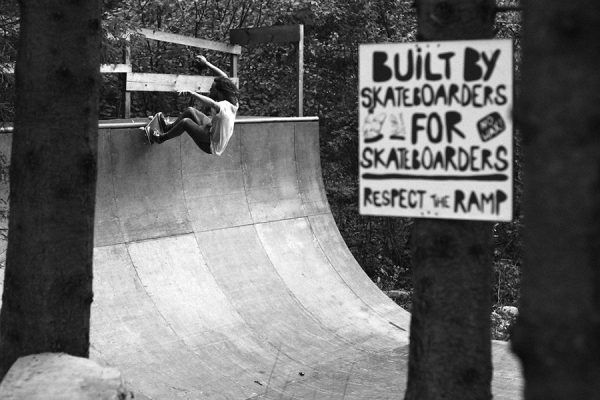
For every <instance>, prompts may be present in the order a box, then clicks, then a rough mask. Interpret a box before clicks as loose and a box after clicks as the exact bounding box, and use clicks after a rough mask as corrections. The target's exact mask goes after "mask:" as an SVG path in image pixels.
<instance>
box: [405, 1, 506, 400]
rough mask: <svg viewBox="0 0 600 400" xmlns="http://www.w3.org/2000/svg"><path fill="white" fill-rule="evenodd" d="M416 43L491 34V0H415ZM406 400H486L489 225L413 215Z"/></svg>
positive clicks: (489, 372) (489, 365)
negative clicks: (422, 217) (414, 216)
mask: <svg viewBox="0 0 600 400" xmlns="http://www.w3.org/2000/svg"><path fill="white" fill-rule="evenodd" d="M416 4H417V16H418V36H419V40H449V39H483V38H491V37H493V21H494V10H495V3H494V1H493V0H420V1H417V3H416ZM412 241H413V246H412V247H413V248H412V251H413V267H412V268H413V286H414V292H413V308H412V317H411V327H410V351H409V365H408V384H407V390H406V395H405V399H406V400H433V399H461V400H468V399H478V400H481V399H490V398H491V397H492V394H491V380H492V361H491V333H490V312H491V308H492V298H491V293H492V286H491V285H492V250H493V242H492V225H491V223H489V222H468V221H448V220H427V219H423V220H416V221H415V225H414V231H413V237H412Z"/></svg>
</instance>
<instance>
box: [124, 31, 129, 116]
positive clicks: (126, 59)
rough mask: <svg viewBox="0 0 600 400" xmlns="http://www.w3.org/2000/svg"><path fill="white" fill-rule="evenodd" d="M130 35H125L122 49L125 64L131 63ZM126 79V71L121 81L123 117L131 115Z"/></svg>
mask: <svg viewBox="0 0 600 400" xmlns="http://www.w3.org/2000/svg"><path fill="white" fill-rule="evenodd" d="M130 38H131V36H130V35H129V34H128V35H127V45H125V48H124V49H123V62H124V63H125V64H127V65H131V44H130V40H131V39H130ZM127 79H128V72H127V73H125V74H124V82H123V118H130V117H131V92H130V91H128V90H127Z"/></svg>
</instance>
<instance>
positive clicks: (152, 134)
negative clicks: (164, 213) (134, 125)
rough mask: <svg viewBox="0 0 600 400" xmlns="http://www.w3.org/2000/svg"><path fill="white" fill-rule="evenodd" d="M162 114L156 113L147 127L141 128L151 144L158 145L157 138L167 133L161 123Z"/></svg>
mask: <svg viewBox="0 0 600 400" xmlns="http://www.w3.org/2000/svg"><path fill="white" fill-rule="evenodd" d="M160 114H162V113H156V114H154V116H153V117H152V119H151V120H150V122H148V124H146V126H143V127H141V128H140V129H141V130H143V131H144V136H145V137H146V140H147V141H148V143H149V144H152V143H156V140H157V138H158V137H159V136H160V135H162V134H163V133H164V132H165V130H164V129H165V127H164V126H163V123H162V121H161V117H162V116H161V115H160Z"/></svg>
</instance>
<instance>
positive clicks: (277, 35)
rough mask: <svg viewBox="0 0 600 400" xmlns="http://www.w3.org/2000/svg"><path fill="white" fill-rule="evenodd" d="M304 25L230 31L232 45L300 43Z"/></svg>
mask: <svg viewBox="0 0 600 400" xmlns="http://www.w3.org/2000/svg"><path fill="white" fill-rule="evenodd" d="M301 26H302V25H275V26H268V27H262V28H241V29H232V30H231V31H229V40H230V41H231V43H235V44H240V45H244V46H247V45H254V44H258V43H265V42H268V43H287V42H298V41H300V38H301V37H302V34H301V32H300V30H301V28H300V27H301Z"/></svg>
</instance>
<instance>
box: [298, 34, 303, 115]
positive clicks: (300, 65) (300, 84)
mask: <svg viewBox="0 0 600 400" xmlns="http://www.w3.org/2000/svg"><path fill="white" fill-rule="evenodd" d="M298 29H299V36H300V39H299V40H298V116H299V117H302V116H303V115H304V107H303V105H304V25H302V24H300V25H299V26H298Z"/></svg>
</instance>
